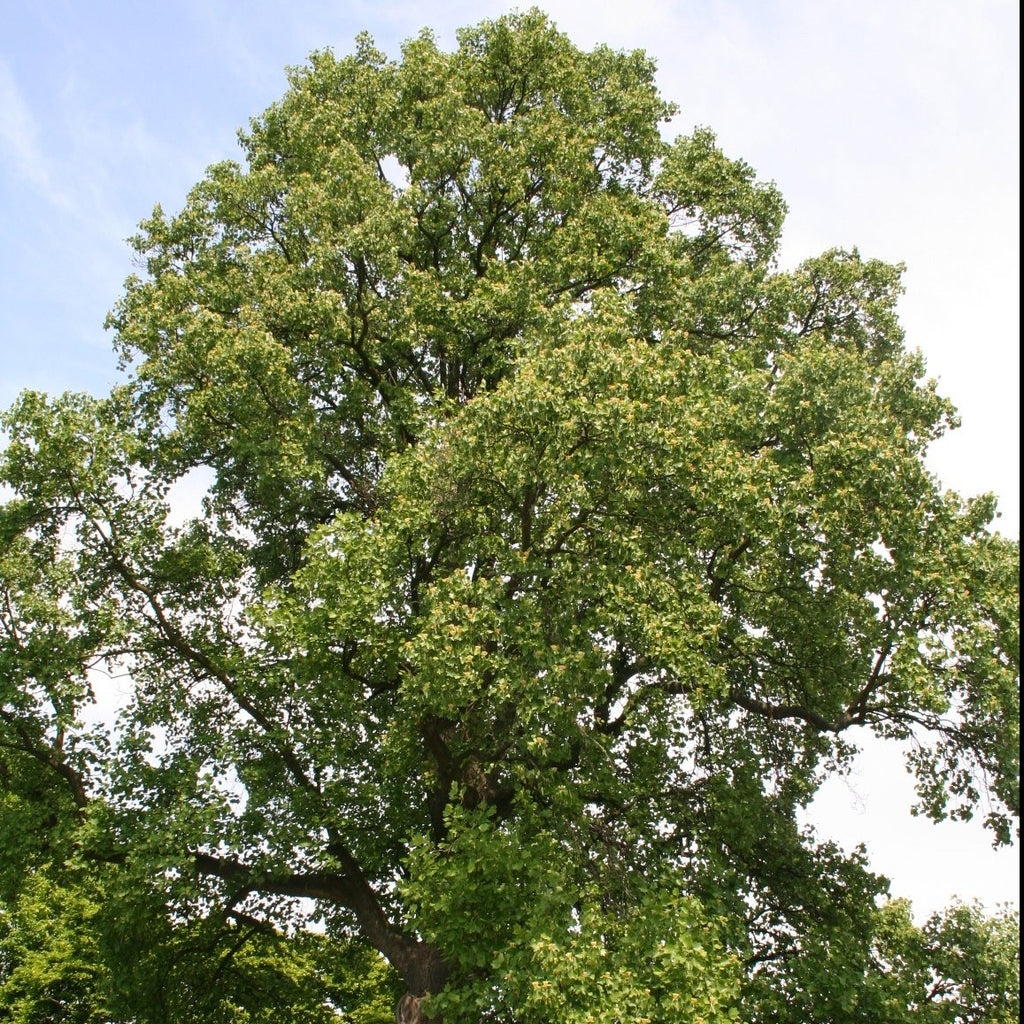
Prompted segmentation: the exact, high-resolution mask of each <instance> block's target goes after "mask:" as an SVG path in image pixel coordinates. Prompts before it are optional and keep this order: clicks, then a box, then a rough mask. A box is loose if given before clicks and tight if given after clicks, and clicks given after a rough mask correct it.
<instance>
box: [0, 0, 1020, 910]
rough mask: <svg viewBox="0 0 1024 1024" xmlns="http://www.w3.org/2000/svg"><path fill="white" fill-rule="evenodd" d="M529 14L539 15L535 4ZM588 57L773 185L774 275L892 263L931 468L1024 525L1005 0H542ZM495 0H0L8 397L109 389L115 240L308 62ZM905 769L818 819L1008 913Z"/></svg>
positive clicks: (844, 794) (918, 886)
mask: <svg viewBox="0 0 1024 1024" xmlns="http://www.w3.org/2000/svg"><path fill="white" fill-rule="evenodd" d="M524 6H526V5H524ZM540 6H541V7H543V8H544V9H545V10H547V11H548V12H549V13H550V14H551V15H552V17H553V18H554V20H555V21H556V23H557V24H558V25H559V27H560V28H562V29H563V30H564V31H566V32H568V33H569V34H570V35H571V36H572V37H573V39H574V41H575V42H577V43H578V44H579V45H582V46H591V45H594V44H596V43H599V42H607V43H610V44H611V45H614V46H618V47H622V48H633V47H642V48H644V49H646V50H648V51H649V52H650V53H651V54H652V55H653V56H655V57H656V59H657V61H658V66H659V80H660V83H661V86H662V91H663V93H664V94H665V96H666V97H667V98H669V99H672V100H674V101H675V102H677V103H678V104H679V105H680V107H681V112H680V115H679V116H678V118H677V120H676V122H675V124H674V126H673V128H674V131H675V132H677V133H678V132H685V131H688V130H690V129H691V128H692V127H693V126H694V125H696V124H703V125H710V126H711V127H712V128H713V129H714V130H715V131H716V132H717V133H718V136H719V139H720V141H721V143H722V145H723V146H724V148H725V149H726V151H727V152H728V153H729V154H730V155H733V156H740V157H743V158H744V159H746V160H747V161H748V162H749V163H751V164H752V165H753V166H754V167H755V168H756V169H757V170H758V172H759V173H760V174H761V176H762V177H764V178H768V179H774V180H775V181H776V182H777V184H778V185H779V187H780V188H781V190H782V192H783V194H784V195H785V197H786V199H787V201H788V203H789V206H790V216H789V218H788V220H787V227H786V231H785V234H784V247H783V263H784V264H786V265H790V264H793V263H795V262H797V261H799V260H800V259H802V258H804V257H807V256H810V255H813V254H815V253H817V252H820V251H821V250H823V249H825V248H828V247H830V246H833V245H843V246H853V245H858V246H859V247H860V248H861V251H862V252H863V253H864V254H865V255H868V256H878V257H882V258H885V259H889V260H894V261H895V260H902V261H904V262H905V263H906V264H907V266H908V270H907V275H906V285H907V293H906V295H905V297H904V299H903V302H902V306H901V313H902V317H903V322H904V324H905V326H906V328H907V335H908V343H909V344H910V345H911V346H913V347H919V348H921V349H922V350H923V352H924V353H925V355H926V357H927V360H928V365H929V371H930V373H931V374H933V375H935V376H937V377H938V378H939V380H940V384H941V389H942V390H943V392H944V393H945V394H947V395H949V396H950V397H952V398H953V399H954V401H955V402H956V404H957V405H958V407H959V408H960V410H961V413H962V416H963V420H964V426H963V428H962V429H961V430H959V431H957V432H956V433H955V434H954V435H952V436H951V437H950V438H948V439H946V440H943V441H942V442H940V444H939V445H938V446H937V448H936V450H935V452H934V453H933V456H932V466H933V468H934V469H935V470H936V472H938V474H939V475H940V476H941V478H942V479H943V480H944V481H945V482H946V483H947V484H948V485H950V486H952V487H954V488H955V489H957V490H959V491H961V492H964V493H976V492H979V491H983V490H993V491H995V492H996V493H997V494H998V495H999V497H1000V505H1001V508H1002V511H1003V518H1002V520H1001V522H1000V524H999V528H1000V529H1001V530H1002V531H1003V532H1005V533H1008V534H1011V535H1014V536H1019V530H1020V528H1019V516H1020V513H1019V415H1020V404H1019V401H1020V400H1019V366H1020V356H1019V344H1018V338H1019V307H1018V301H1019V291H1018V275H1019V227H1018V221H1019V127H1018V123H1019V42H1018V38H1019V11H1018V4H1017V3H1016V2H1015V0H972V2H971V3H970V4H967V3H963V2H962V0H956V2H951V0H785V2H783V0H733V2H728V0H691V2H687V3H677V2H672V0H627V2H625V3H623V2H622V0H615V2H606V0H591V2H589V3H584V2H579V0H551V2H549V3H546V4H545V3H542V4H540ZM507 9H508V5H506V4H501V3H491V2H478V3H464V2H454V3H436V2H431V0H422V2H419V3H406V2H402V0H398V2H383V3H365V2H351V0H333V2H313V0H291V2H281V0H256V2H244V3H243V2H236V3H231V2H228V0H203V2H197V0H176V2H170V0H148V2H144V3H140V2H138V0H135V2H131V3H125V2H120V0H116V2H115V0H103V2H100V0H35V2H34V3H31V4H29V3H25V2H24V0H0V407H3V406H6V405H8V404H9V403H10V402H11V400H12V399H13V398H14V396H15V395H16V394H17V393H18V391H20V390H21V389H22V388H25V387H32V388H41V389H44V390H48V391H63V390H65V389H69V388H70V389H82V390H90V391H94V392H101V391H104V390H106V388H107V387H108V386H109V385H110V384H111V383H112V382H113V381H114V380H115V379H116V375H117V370H116V365H115V361H114V357H113V355H112V353H111V348H110V341H109V338H108V337H107V336H106V335H105V333H104V331H103V328H102V324H103V318H104V316H105V314H106V311H107V310H108V309H109V308H110V307H111V306H112V305H113V304H114V302H115V301H116V299H117V297H118V294H119V291H120V287H121V282H122V281H123V279H124V278H125V277H126V276H127V275H128V274H129V273H131V272H132V271H133V269H134V268H133V266H132V262H131V253H130V251H129V249H128V247H127V245H126V244H125V239H126V238H127V237H128V236H129V235H131V234H132V233H133V231H134V227H135V224H136V223H137V222H138V221H139V220H140V219H141V218H143V217H144V216H146V215H147V214H148V212H149V211H150V210H151V208H152V206H153V204H154V203H156V202H159V203H161V204H162V205H163V206H164V207H165V209H168V210H174V209H177V208H178V207H179V206H180V205H181V203H182V201H183V198H184V196H185V193H186V192H187V190H188V188H189V187H190V186H191V185H192V184H194V183H195V182H196V181H197V180H198V179H199V178H200V177H201V176H202V173H203V170H204V168H205V167H206V166H207V165H208V164H210V163H213V162H215V161H217V160H221V159H224V158H227V157H233V156H237V148H236V143H235V134H236V131H237V129H238V128H240V127H243V126H244V125H245V124H246V122H247V120H248V118H249V117H251V116H253V115H255V114H257V113H259V112H260V111H262V110H263V109H264V108H265V107H266V106H267V105H268V104H269V103H271V102H273V101H274V100H275V99H276V98H278V97H279V96H280V95H281V93H282V92H283V91H284V88H285V73H284V69H285V67H286V66H287V65H291V64H299V63H302V61H303V60H304V58H305V56H306V55H307V54H308V53H309V51H311V50H313V49H318V48H324V47H332V48H334V49H335V50H336V51H338V52H345V51H347V50H349V49H350V48H351V46H352V44H353V40H354V37H355V35H356V33H357V32H359V31H361V30H364V29H365V30H368V31H370V32H371V34H372V35H373V36H374V37H375V39H376V41H377V43H378V45H379V46H380V47H381V48H382V49H384V50H386V51H387V52H389V53H391V54H397V51H398V47H399V45H400V43H401V41H402V40H403V39H406V38H408V37H409V36H411V35H414V34H416V33H417V32H418V31H419V30H420V29H421V28H422V27H424V26H430V27H432V28H433V29H434V30H435V31H436V33H437V35H438V37H439V39H440V40H441V41H442V42H443V43H446V44H451V43H453V41H454V32H455V29H456V27H458V26H461V25H468V24H473V23H475V22H476V21H479V20H480V19H481V18H484V17H490V16H494V15H497V14H500V13H503V12H504V11H505V10H507ZM904 781H905V780H904V777H903V774H902V770H901V768H900V767H899V764H898V762H893V761H892V760H891V759H890V758H889V757H888V754H887V753H886V752H884V751H881V750H879V749H875V748H873V749H872V750H870V751H869V753H868V754H867V755H866V756H865V757H864V758H862V760H861V762H860V763H859V765H858V768H857V772H856V773H855V774H854V776H853V777H852V778H851V779H849V780H847V781H841V782H838V783H836V784H834V785H831V786H830V787H828V789H827V790H826V792H825V794H824V795H823V797H822V799H821V800H819V802H818V805H817V806H816V809H815V821H816V822H817V823H818V825H819V827H820V828H821V829H822V830H824V831H827V832H829V833H830V834H832V835H834V836H835V837H836V838H838V839H840V840H841V841H843V842H845V843H847V844H851V843H853V842H856V841H857V840H859V839H864V840H865V841H866V842H867V844H868V848H869V851H870V853H871V855H872V857H873V859H874V862H875V864H876V865H877V866H878V867H879V868H880V869H881V870H883V871H886V872H888V873H890V874H891V875H892V877H893V879H894V891H896V892H897V893H899V894H905V895H910V896H912V897H913V898H914V900H915V904H916V905H917V906H918V907H919V908H929V909H930V908H931V907H934V906H936V905H940V904H942V903H943V902H944V901H945V900H946V899H947V898H948V896H949V895H950V894H952V893H954V892H957V893H959V894H961V895H963V896H965V897H972V896H977V897H979V898H982V899H984V900H986V901H987V902H988V903H990V904H991V903H994V902H996V901H997V900H998V899H1000V898H1006V899H1012V900H1013V901H1015V902H1019V882H1018V880H1017V868H1018V854H1017V851H1004V852H1003V853H1002V854H1000V855H998V856H996V855H994V854H991V853H990V852H989V850H988V847H987V841H986V840H985V838H984V837H983V836H981V835H980V832H979V830H978V829H977V828H974V827H972V826H963V825H958V826H953V825H949V826H944V827H942V828H940V829H935V828H932V827H931V826H928V825H926V824H925V823H923V822H920V821H917V822H910V823H907V819H906V813H905V812H906V804H907V800H908V788H907V787H906V786H905V785H904Z"/></svg>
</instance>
